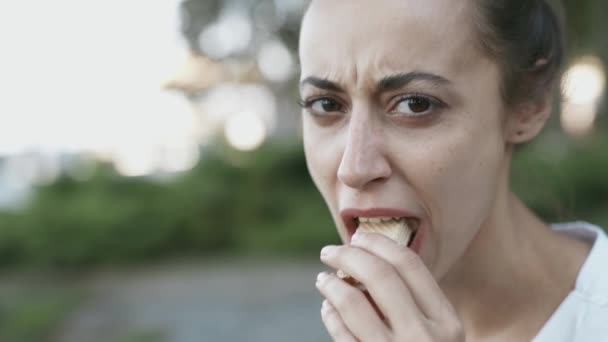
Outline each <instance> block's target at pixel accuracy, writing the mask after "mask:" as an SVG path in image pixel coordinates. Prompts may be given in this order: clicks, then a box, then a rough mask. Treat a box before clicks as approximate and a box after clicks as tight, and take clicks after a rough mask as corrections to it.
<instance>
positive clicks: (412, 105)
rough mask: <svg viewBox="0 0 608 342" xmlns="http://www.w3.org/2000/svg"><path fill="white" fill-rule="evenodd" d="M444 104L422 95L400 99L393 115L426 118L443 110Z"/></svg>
mask: <svg viewBox="0 0 608 342" xmlns="http://www.w3.org/2000/svg"><path fill="white" fill-rule="evenodd" d="M441 106H442V102H440V101H439V100H436V99H434V98H430V97H427V96H422V95H412V96H405V97H402V98H401V99H399V102H397V105H396V106H395V107H394V109H393V111H392V112H391V114H402V115H405V116H424V115H427V114H430V113H433V111H435V110H436V109H437V108H441Z"/></svg>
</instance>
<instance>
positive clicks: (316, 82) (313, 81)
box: [300, 76, 345, 93]
mask: <svg viewBox="0 0 608 342" xmlns="http://www.w3.org/2000/svg"><path fill="white" fill-rule="evenodd" d="M306 84H310V85H312V86H314V87H317V88H319V89H324V90H331V91H336V92H341V93H344V92H345V91H344V89H342V87H340V85H338V83H336V82H333V81H330V80H328V79H325V78H320V77H315V76H310V77H306V78H305V79H303V80H302V82H300V88H301V87H303V86H305V85H306Z"/></svg>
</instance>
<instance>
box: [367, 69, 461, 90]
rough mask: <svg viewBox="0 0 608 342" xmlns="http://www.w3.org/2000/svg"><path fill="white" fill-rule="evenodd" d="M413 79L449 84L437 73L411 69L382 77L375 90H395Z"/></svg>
mask: <svg viewBox="0 0 608 342" xmlns="http://www.w3.org/2000/svg"><path fill="white" fill-rule="evenodd" d="M413 81H427V82H430V83H432V84H433V85H435V86H441V85H448V84H450V81H448V80H447V79H445V78H443V77H441V76H439V75H435V74H431V73H427V72H418V71H413V72H408V73H401V74H396V75H391V76H386V77H384V78H383V79H381V80H380V82H378V86H377V91H378V93H383V92H387V91H392V90H397V89H400V88H403V87H405V86H406V85H408V84H410V83H411V82H413Z"/></svg>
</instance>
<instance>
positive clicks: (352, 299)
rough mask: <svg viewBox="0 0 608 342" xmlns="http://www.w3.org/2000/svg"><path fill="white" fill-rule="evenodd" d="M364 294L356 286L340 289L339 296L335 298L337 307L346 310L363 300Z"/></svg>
mask: <svg viewBox="0 0 608 342" xmlns="http://www.w3.org/2000/svg"><path fill="white" fill-rule="evenodd" d="M361 296H362V294H361V293H360V291H359V290H356V289H354V288H350V289H346V290H344V291H340V294H339V295H338V296H337V298H336V300H335V303H334V305H335V307H336V308H337V309H338V310H344V309H346V308H348V307H349V306H352V305H353V304H354V303H356V302H357V301H360V300H361Z"/></svg>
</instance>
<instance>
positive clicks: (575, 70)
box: [561, 56, 606, 136]
mask: <svg viewBox="0 0 608 342" xmlns="http://www.w3.org/2000/svg"><path fill="white" fill-rule="evenodd" d="M605 85H606V74H605V71H604V66H603V64H602V62H601V61H600V60H599V59H598V58H596V57H593V56H587V57H583V58H581V59H579V60H578V61H576V62H575V63H574V64H573V65H572V66H570V67H569V68H568V70H567V71H566V73H565V74H564V77H563V79H562V92H563V94H564V103H563V105H562V114H561V124H562V127H563V129H564V131H566V133H568V134H570V135H572V136H584V135H586V134H588V133H589V132H591V131H592V129H593V125H594V122H595V119H596V116H597V111H598V105H599V101H600V100H601V98H602V95H603V94H604V90H605Z"/></svg>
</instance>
